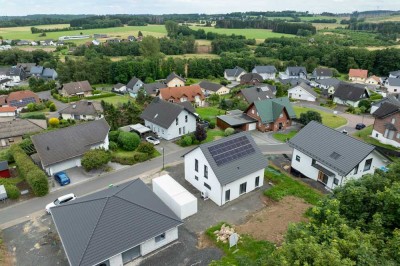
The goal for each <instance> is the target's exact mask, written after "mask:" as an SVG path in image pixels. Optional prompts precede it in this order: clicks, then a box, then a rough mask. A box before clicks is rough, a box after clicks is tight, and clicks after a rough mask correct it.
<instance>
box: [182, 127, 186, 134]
mask: <svg viewBox="0 0 400 266" xmlns="http://www.w3.org/2000/svg"><path fill="white" fill-rule="evenodd" d="M182 130H183V135H185V134H186V128H185V127H183V128H182Z"/></svg>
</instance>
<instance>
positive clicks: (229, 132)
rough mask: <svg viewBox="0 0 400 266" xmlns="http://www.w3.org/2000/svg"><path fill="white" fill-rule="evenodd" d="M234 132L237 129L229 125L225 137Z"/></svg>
mask: <svg viewBox="0 0 400 266" xmlns="http://www.w3.org/2000/svg"><path fill="white" fill-rule="evenodd" d="M233 133H235V130H234V129H233V128H231V127H228V128H227V129H225V133H224V135H225V137H228V136H230V135H233Z"/></svg>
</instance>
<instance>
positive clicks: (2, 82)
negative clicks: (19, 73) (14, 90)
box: [0, 78, 12, 90]
mask: <svg viewBox="0 0 400 266" xmlns="http://www.w3.org/2000/svg"><path fill="white" fill-rule="evenodd" d="M11 81H12V80H11V79H9V78H3V79H1V78H0V90H8V88H7V85H10V84H11Z"/></svg>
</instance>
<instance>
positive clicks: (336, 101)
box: [333, 97, 363, 107]
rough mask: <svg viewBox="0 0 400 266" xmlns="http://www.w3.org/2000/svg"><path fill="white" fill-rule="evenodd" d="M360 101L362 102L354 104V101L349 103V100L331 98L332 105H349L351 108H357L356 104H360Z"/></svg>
mask: <svg viewBox="0 0 400 266" xmlns="http://www.w3.org/2000/svg"><path fill="white" fill-rule="evenodd" d="M361 100H363V99H360V100H359V101H356V102H354V101H349V100H342V99H340V98H338V97H333V102H334V103H337V104H342V105H350V106H353V107H358V104H359V103H360V101H361Z"/></svg>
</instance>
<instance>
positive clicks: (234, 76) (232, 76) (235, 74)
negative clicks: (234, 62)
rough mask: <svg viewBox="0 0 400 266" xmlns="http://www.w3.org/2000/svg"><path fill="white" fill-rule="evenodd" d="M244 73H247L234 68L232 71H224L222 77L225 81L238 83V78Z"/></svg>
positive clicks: (241, 69)
mask: <svg viewBox="0 0 400 266" xmlns="http://www.w3.org/2000/svg"><path fill="white" fill-rule="evenodd" d="M246 73H247V72H246V70H244V69H243V68H241V67H238V66H236V67H235V68H233V69H225V71H224V77H225V79H226V80H229V81H237V82H239V81H240V77H241V76H243V75H244V74H246Z"/></svg>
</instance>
